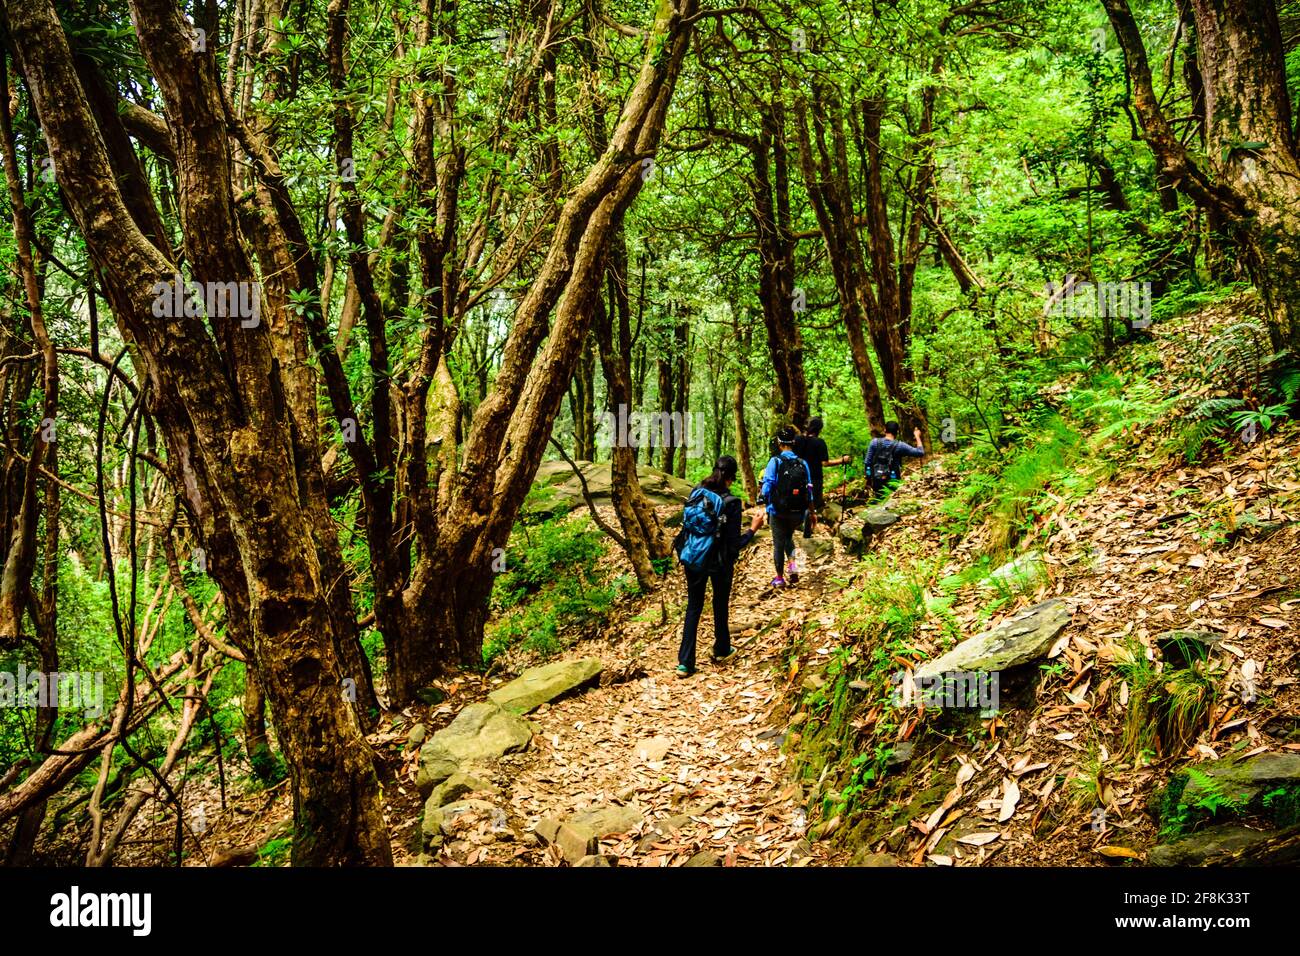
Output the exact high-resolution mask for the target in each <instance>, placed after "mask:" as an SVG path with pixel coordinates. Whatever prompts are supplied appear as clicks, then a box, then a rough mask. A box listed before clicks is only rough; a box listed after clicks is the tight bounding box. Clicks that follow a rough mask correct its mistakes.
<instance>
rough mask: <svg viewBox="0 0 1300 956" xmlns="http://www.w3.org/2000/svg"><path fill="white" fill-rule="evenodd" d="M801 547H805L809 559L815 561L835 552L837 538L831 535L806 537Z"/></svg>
mask: <svg viewBox="0 0 1300 956" xmlns="http://www.w3.org/2000/svg"><path fill="white" fill-rule="evenodd" d="M800 547H802V548H803V551H804V554H806V555H807V556H808V560H809V561H815V560H817V559H818V558H821V557H825V556H826V555H828V554H831V553H832V552H834V550H835V539H834V538H831V537H829V536H827V537H814V538H804V539H803V544H802V545H800Z"/></svg>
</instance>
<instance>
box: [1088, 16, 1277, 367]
mask: <svg viewBox="0 0 1300 956" xmlns="http://www.w3.org/2000/svg"><path fill="white" fill-rule="evenodd" d="M1103 5H1104V6H1105V8H1106V13H1107V15H1108V16H1109V17H1110V22H1111V26H1112V27H1113V28H1114V30H1115V35H1116V38H1117V39H1118V40H1119V44H1120V47H1121V48H1122V49H1123V51H1124V60H1125V65H1126V68H1127V70H1128V74H1129V81H1130V84H1131V87H1132V90H1133V106H1134V110H1135V112H1136V113H1137V115H1138V119H1139V121H1140V122H1141V124H1142V133H1143V138H1144V139H1146V141H1147V143H1148V145H1149V146H1150V147H1151V151H1152V152H1153V153H1154V155H1155V158H1156V162H1157V165H1158V167H1159V169H1158V173H1159V175H1160V176H1162V177H1164V178H1167V179H1168V180H1169V181H1170V182H1176V183H1178V187H1179V189H1181V190H1182V191H1183V192H1184V193H1185V194H1187V195H1188V196H1189V197H1190V198H1191V199H1192V200H1193V201H1194V202H1195V203H1196V204H1197V205H1198V206H1201V207H1202V208H1204V209H1205V210H1206V212H1207V218H1209V219H1210V220H1211V221H1215V222H1220V223H1223V224H1224V226H1225V227H1227V228H1228V230H1229V231H1231V232H1234V233H1235V234H1236V238H1237V242H1238V245H1239V246H1240V247H1241V248H1242V250H1243V251H1244V253H1245V255H1244V259H1245V261H1246V264H1247V267H1248V269H1249V271H1250V274H1251V277H1252V278H1253V279H1254V281H1255V284H1256V286H1257V287H1258V288H1259V290H1260V293H1261V295H1262V296H1263V298H1264V301H1265V304H1266V307H1267V309H1268V313H1269V329H1270V333H1271V335H1272V337H1273V344H1274V346H1275V347H1276V348H1293V349H1294V348H1296V347H1300V155H1298V153H1297V146H1296V139H1295V133H1294V129H1293V126H1292V122H1293V116H1292V104H1291V99H1290V94H1289V92H1288V89H1287V75H1286V64H1285V58H1284V54H1283V47H1282V37H1281V30H1280V28H1279V26H1278V19H1277V9H1276V4H1275V3H1274V2H1273V0H1192V4H1191V9H1192V14H1193V17H1194V19H1195V23H1196V42H1197V54H1198V55H1197V64H1196V65H1197V67H1199V77H1200V81H1201V83H1202V84H1203V93H1204V100H1205V119H1204V126H1205V158H1204V160H1203V161H1202V162H1203V164H1204V165H1202V164H1201V163H1198V162H1197V161H1195V160H1193V158H1192V157H1191V155H1190V154H1189V153H1188V151H1187V149H1186V148H1185V147H1184V146H1183V144H1182V141H1181V140H1180V138H1179V136H1178V134H1177V133H1176V132H1175V131H1174V129H1173V127H1172V126H1171V125H1170V122H1169V120H1168V118H1167V117H1166V116H1165V115H1164V113H1163V111H1162V110H1161V108H1160V102H1159V100H1158V98H1157V97H1156V94H1155V88H1154V85H1153V83H1152V79H1151V66H1150V63H1149V61H1148V60H1147V54H1146V48H1145V46H1144V45H1143V42H1142V35H1141V32H1140V31H1139V29H1138V26H1137V22H1136V21H1135V20H1134V18H1133V13H1132V11H1131V10H1130V9H1129V5H1128V2H1127V0H1103ZM1194 105H1195V104H1194Z"/></svg>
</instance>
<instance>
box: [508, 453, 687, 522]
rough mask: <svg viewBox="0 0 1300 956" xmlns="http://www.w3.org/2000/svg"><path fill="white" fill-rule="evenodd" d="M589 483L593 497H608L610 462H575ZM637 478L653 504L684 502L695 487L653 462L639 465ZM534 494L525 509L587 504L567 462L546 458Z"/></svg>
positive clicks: (611, 485)
mask: <svg viewBox="0 0 1300 956" xmlns="http://www.w3.org/2000/svg"><path fill="white" fill-rule="evenodd" d="M575 464H576V465H577V466H578V468H579V469H580V470H581V471H582V477H583V478H584V479H585V480H586V482H587V493H588V494H590V495H591V497H592V498H593V499H597V500H599V499H601V498H608V497H609V496H610V491H611V489H612V487H613V479H612V476H611V473H610V463H609V462H607V461H597V462H591V461H578V462H575ZM636 473H637V478H638V480H639V481H640V484H641V490H642V491H644V492H645V494H646V497H648V498H649V499H650V501H651V502H652V503H653V504H657V505H664V504H681V503H682V502H683V501H685V500H686V496H687V495H689V494H690V493H691V488H692V487H693V486H692V485H691V483H690V482H689V481H685V480H683V479H681V478H678V477H676V476H674V475H669V474H666V473H664V472H662V471H660V470H659V469H658V468H651V467H650V466H649V465H638V466H637V469H636ZM533 487H534V493H533V494H531V495H529V496H528V500H527V501H526V502H525V504H524V508H525V509H526V510H527V511H529V512H532V513H538V512H551V511H555V510H556V509H557V508H561V507H564V508H576V507H578V506H579V505H581V504H583V503H584V499H583V497H582V482H581V481H579V480H578V477H577V475H575V474H574V473H573V469H572V468H571V467H570V466H569V463H568V462H566V461H544V462H542V464H541V465H540V466H539V467H538V469H537V474H536V477H535V478H534V479H533Z"/></svg>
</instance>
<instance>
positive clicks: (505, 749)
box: [415, 703, 533, 795]
mask: <svg viewBox="0 0 1300 956" xmlns="http://www.w3.org/2000/svg"><path fill="white" fill-rule="evenodd" d="M532 739H533V732H532V730H531V729H530V728H529V726H528V723H527V721H525V720H523V719H522V718H520V717H518V716H517V715H515V714H512V713H510V711H508V710H506V709H505V708H504V707H499V706H498V705H496V704H493V703H479V704H470V705H469V706H468V707H466V708H465V709H464V710H462V711H461V712H460V713H459V714H457V715H456V719H455V720H453V721H452V722H451V723H450V724H449V725H447V726H446V727H444V728H443V729H442V730H440V731H438V732H437V733H436V734H434V735H433V736H432V737H431V738H430V739H429V741H428V742H427V743H425V744H424V746H422V747H421V748H420V769H419V772H418V774H417V775H416V779H415V785H416V787H417V788H419V790H420V793H421V794H425V795H427V794H428V793H429V792H430V791H431V790H432V789H433V788H434V786H436V785H437V784H439V783H442V781H444V780H446V779H447V778H448V777H450V776H451V775H452V774H454V773H455V772H456V771H457V770H459V769H460V768H461V767H462V766H467V765H469V764H472V763H477V762H481V761H489V760H496V759H497V758H499V757H501V756H504V755H505V754H508V753H514V752H515V751H518V750H523V749H524V748H525V747H527V746H528V744H529V742H530V741H531V740H532Z"/></svg>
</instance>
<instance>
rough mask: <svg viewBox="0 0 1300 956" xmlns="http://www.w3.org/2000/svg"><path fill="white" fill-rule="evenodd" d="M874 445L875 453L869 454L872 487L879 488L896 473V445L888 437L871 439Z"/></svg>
mask: <svg viewBox="0 0 1300 956" xmlns="http://www.w3.org/2000/svg"><path fill="white" fill-rule="evenodd" d="M875 442H879V444H878V445H876V451H875V454H873V455H872V456H871V474H870V475H869V476H868V477H869V478H870V479H871V484H872V487H874V488H876V489H877V490H879V489H880V488H881V486H883V485H884V484H885V483H886V482H888V481H890V480H891V479H893V478H894V477H896V476H897V474H898V446H897V444H896V443H895V442H892V441H890V440H889V439H888V438H876V439H873V444H874V443H875Z"/></svg>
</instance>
